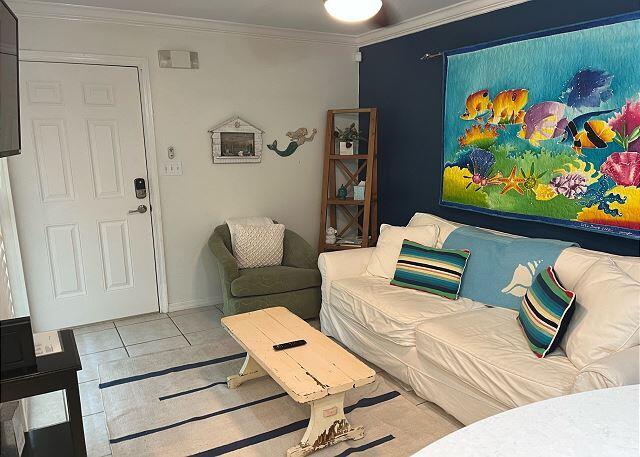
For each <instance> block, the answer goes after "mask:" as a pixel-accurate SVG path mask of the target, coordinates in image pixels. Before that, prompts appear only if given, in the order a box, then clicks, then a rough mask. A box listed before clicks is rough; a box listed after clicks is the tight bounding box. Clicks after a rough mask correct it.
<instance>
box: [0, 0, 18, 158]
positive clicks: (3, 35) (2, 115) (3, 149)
mask: <svg viewBox="0 0 640 457" xmlns="http://www.w3.org/2000/svg"><path fill="white" fill-rule="evenodd" d="M18 81H19V79H18V18H17V17H16V15H15V14H13V11H11V10H10V9H9V7H8V6H7V4H6V3H5V2H4V0H0V157H7V156H12V155H16V154H20V97H19V93H18Z"/></svg>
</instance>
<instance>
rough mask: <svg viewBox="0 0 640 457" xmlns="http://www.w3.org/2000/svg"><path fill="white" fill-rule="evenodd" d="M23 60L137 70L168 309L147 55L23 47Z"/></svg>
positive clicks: (159, 270) (162, 298) (163, 306)
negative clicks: (39, 49) (106, 53)
mask: <svg viewBox="0 0 640 457" xmlns="http://www.w3.org/2000/svg"><path fill="white" fill-rule="evenodd" d="M19 59H20V61H21V62H51V63H76V64H89V65H115V66H120V67H135V68H137V69H138V81H139V82H140V102H141V104H142V107H141V108H142V125H143V131H144V145H145V157H146V162H147V182H148V186H147V187H148V190H149V202H150V204H151V208H152V211H151V227H152V230H153V249H154V251H155V255H154V257H155V268H156V287H157V289H158V302H159V305H160V312H161V313H166V312H169V296H168V293H167V270H166V266H165V258H164V237H163V234H162V210H161V208H160V180H159V178H158V158H157V150H156V135H155V129H154V126H153V105H152V102H151V81H150V79H149V62H148V60H147V58H146V57H131V56H112V55H103V54H81V53H69V52H57V51H33V50H29V49H20V51H19Z"/></svg>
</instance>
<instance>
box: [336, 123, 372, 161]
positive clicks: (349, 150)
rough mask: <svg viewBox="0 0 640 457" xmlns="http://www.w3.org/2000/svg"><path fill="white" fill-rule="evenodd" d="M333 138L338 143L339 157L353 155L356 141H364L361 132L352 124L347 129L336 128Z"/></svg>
mask: <svg viewBox="0 0 640 457" xmlns="http://www.w3.org/2000/svg"><path fill="white" fill-rule="evenodd" d="M334 136H335V137H336V139H337V140H338V141H339V142H340V149H339V150H340V155H353V149H354V148H353V146H354V144H355V143H356V142H358V141H361V140H363V141H366V139H365V138H364V137H363V136H362V130H360V129H359V128H358V127H356V123H355V122H353V123H352V124H351V125H350V126H349V127H345V128H343V129H341V128H336V131H335V132H334Z"/></svg>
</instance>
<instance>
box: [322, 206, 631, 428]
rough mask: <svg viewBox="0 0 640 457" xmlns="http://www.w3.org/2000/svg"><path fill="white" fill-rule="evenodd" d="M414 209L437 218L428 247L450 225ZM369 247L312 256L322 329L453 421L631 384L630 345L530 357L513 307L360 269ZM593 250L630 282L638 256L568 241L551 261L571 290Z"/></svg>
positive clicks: (423, 216) (451, 225)
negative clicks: (600, 352) (579, 359)
mask: <svg viewBox="0 0 640 457" xmlns="http://www.w3.org/2000/svg"><path fill="white" fill-rule="evenodd" d="M416 217H419V218H420V221H421V222H420V224H419V225H424V224H425V221H426V222H429V223H432V224H435V225H437V226H439V228H440V234H439V237H438V242H437V245H436V246H437V247H441V246H442V244H443V242H444V241H445V239H446V238H447V236H448V235H449V234H450V233H451V232H452V231H453V230H454V229H455V228H457V227H459V226H460V224H456V223H453V222H449V221H446V220H444V219H441V218H438V217H436V216H432V215H426V214H417V215H416V216H414V219H415V218H416ZM410 225H412V223H410ZM497 233H498V232H497ZM373 249H374V248H363V249H354V250H347V251H338V252H330V253H323V254H321V255H320V257H319V260H318V265H319V268H320V272H321V274H322V308H321V311H320V323H321V327H322V331H323V332H324V333H325V334H327V335H329V336H332V337H334V338H336V339H338V340H339V341H341V342H342V343H343V344H345V345H346V346H347V347H349V348H350V349H351V350H353V351H354V352H356V353H357V354H358V355H360V356H361V357H363V358H365V359H366V360H369V361H371V362H372V363H374V364H376V365H378V366H379V367H381V368H383V369H384V370H386V371H387V372H389V373H390V374H392V375H393V376H395V377H396V378H398V379H399V380H400V381H402V382H404V383H406V384H407V385H409V386H410V387H412V388H413V389H414V390H415V392H416V393H417V394H418V395H420V396H421V397H423V398H425V399H427V400H430V401H432V402H434V403H436V404H438V405H440V406H441V407H442V408H444V409H445V410H446V411H447V412H449V413H450V414H452V415H453V416H454V417H456V418H457V419H458V420H460V421H461V422H462V423H464V424H469V423H472V422H475V421H477V420H480V419H483V418H485V417H488V416H491V415H494V414H497V413H500V412H502V411H505V410H507V409H510V408H514V407H517V406H522V405H525V404H527V403H531V402H535V401H538V400H543V399H546V398H551V397H555V396H559V395H565V394H570V393H574V392H580V391H585V390H592V389H599V388H606V387H613V386H619V385H627V384H638V383H640V379H639V378H640V374H639V367H638V365H639V360H640V349H639V347H638V346H634V347H631V348H629V349H625V350H622V351H619V352H616V353H614V354H612V355H610V356H607V357H605V358H603V359H600V360H598V361H596V362H594V363H592V364H590V365H587V366H586V367H584V368H583V369H581V370H579V369H578V368H576V367H575V366H574V365H573V364H572V363H571V362H570V361H569V359H568V358H567V357H566V356H565V355H564V353H563V352H562V350H561V349H557V350H556V351H554V352H553V353H552V354H550V355H548V356H547V357H545V358H542V359H538V358H536V357H535V356H534V355H533V353H532V352H531V350H530V349H529V347H528V345H527V343H526V341H525V339H524V337H523V334H522V330H521V328H520V327H519V324H518V322H517V320H516V319H515V317H516V315H517V312H516V311H513V310H510V309H505V308H492V307H488V306H485V305H484V304H482V303H479V302H474V301H473V300H470V299H468V298H462V297H461V298H459V299H458V300H455V301H452V300H448V299H446V298H441V297H438V296H436V295H431V294H428V293H424V292H420V291H415V290H410V289H404V288H400V287H395V286H391V285H389V280H388V279H384V278H379V277H375V276H371V275H368V274H367V273H366V268H367V264H368V262H369V258H370V257H371V254H372V251H373ZM602 256H608V257H610V258H612V259H613V260H614V262H615V263H616V264H617V265H618V266H619V267H620V268H621V269H623V270H624V271H625V272H626V273H628V274H629V276H631V277H632V278H633V279H634V280H636V281H640V259H639V258H637V257H622V256H615V255H610V254H605V253H601V252H596V251H589V250H586V249H581V248H575V247H572V248H567V249H565V250H564V251H563V252H562V253H561V254H560V256H559V257H558V259H557V261H556V264H555V265H554V268H555V270H556V272H557V274H558V277H559V279H560V281H561V282H562V283H563V285H564V286H565V287H567V288H569V289H571V288H572V287H573V286H574V285H575V284H576V282H577V280H578V279H579V278H580V276H581V275H582V274H583V273H584V272H585V271H586V270H587V269H588V268H589V267H590V266H591V265H592V264H593V263H595V262H596V261H597V260H598V259H599V258H601V257H602ZM638 300H639V301H640V297H639V298H638ZM639 307H640V305H639Z"/></svg>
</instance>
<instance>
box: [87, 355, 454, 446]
mask: <svg viewBox="0 0 640 457" xmlns="http://www.w3.org/2000/svg"><path fill="white" fill-rule="evenodd" d="M243 358H244V354H243V353H229V351H228V350H227V351H222V353H221V350H220V346H218V345H215V344H212V345H202V346H194V347H189V348H185V349H179V350H175V351H169V352H162V353H159V354H151V355H147V356H142V357H137V358H133V359H124V360H119V361H115V362H111V363H108V364H103V365H100V368H99V372H100V391H101V394H102V399H103V403H104V410H105V414H106V418H107V428H108V431H109V438H110V442H111V448H112V453H113V456H114V457H120V456H135V457H142V456H163V457H169V456H192V455H196V456H215V455H224V456H230V457H231V456H260V457H263V456H284V455H286V450H287V449H288V448H289V447H292V446H295V445H296V444H298V442H299V441H300V439H301V438H302V435H303V434H304V431H305V429H306V426H307V423H308V421H309V406H307V405H300V404H298V403H296V402H295V401H293V400H292V399H291V398H290V397H289V396H288V395H287V394H286V393H285V392H284V391H283V390H282V389H281V388H280V386H278V384H276V383H275V382H274V381H273V380H271V379H270V378H268V377H265V378H261V379H256V380H253V381H249V382H247V383H245V384H243V385H242V386H240V387H239V388H237V389H233V390H230V389H227V387H226V378H227V376H229V375H231V374H234V373H237V372H238V370H239V368H240V366H241V365H242V361H243ZM345 413H346V416H347V418H348V419H349V421H350V422H351V423H352V424H353V425H364V426H365V437H364V438H363V439H361V440H357V441H347V442H342V443H339V444H337V445H335V446H332V447H330V448H327V449H323V450H321V451H318V452H316V453H315V454H314V456H317V457H327V456H340V457H343V456H348V455H356V456H360V455H368V456H409V455H411V454H413V453H414V452H416V451H417V450H419V449H421V448H423V447H424V446H426V445H427V444H429V443H431V442H433V441H435V440H436V439H438V438H440V437H442V436H444V435H446V434H447V433H449V432H451V431H452V430H451V425H450V424H449V423H448V422H446V421H445V420H444V419H440V418H439V417H438V416H436V415H434V414H433V413H430V412H429V411H428V410H426V409H423V408H419V407H416V406H414V405H413V404H411V402H409V401H408V400H407V399H405V398H404V397H403V396H401V395H400V393H399V392H398V391H396V390H394V389H392V388H390V387H389V386H388V385H387V384H386V383H385V382H384V381H383V380H382V379H380V378H379V379H378V380H377V381H376V382H374V383H373V384H369V385H367V386H364V387H361V388H358V389H354V390H352V391H350V392H349V393H347V396H346V402H345Z"/></svg>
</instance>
